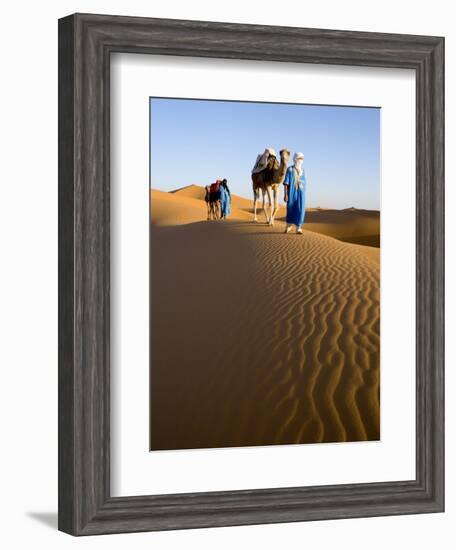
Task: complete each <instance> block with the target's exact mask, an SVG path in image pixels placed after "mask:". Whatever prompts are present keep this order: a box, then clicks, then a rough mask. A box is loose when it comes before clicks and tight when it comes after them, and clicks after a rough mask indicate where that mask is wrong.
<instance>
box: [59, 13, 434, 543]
mask: <svg viewBox="0 0 456 550" xmlns="http://www.w3.org/2000/svg"><path fill="white" fill-rule="evenodd" d="M112 52H132V53H153V54H163V55H186V56H189V55H193V56H199V57H216V58H232V59H256V60H268V61H288V62H290V61H291V62H297V63H302V62H306V63H332V64H339V65H359V66H361V65H362V66H373V67H399V68H412V69H415V71H416V82H417V111H416V113H417V124H416V129H417V137H416V140H417V141H416V144H417V161H416V169H417V182H416V190H417V191H416V197H417V198H416V207H417V210H416V223H417V239H416V247H417V248H416V267H417V281H416V300H417V301H416V316H417V317H416V330H417V343H416V381H417V382H416V411H417V417H416V472H417V476H416V479H415V480H405V481H399V482H386V483H367V484H351V485H335V486H322V487H295V488H286V489H263V490H254V491H229V492H212V493H195V494H180V495H150V496H141V497H121V498H112V497H111V496H110V492H109V479H110V474H109V454H110V436H109V407H110V400H109V395H110V388H109V364H110V360H109V347H110V345H109V335H110V331H109V279H110V275H109V235H110V227H109V142H110V138H109V58H110V54H111V53H112ZM443 75H444V41H443V38H438V37H425V36H407V35H392V34H379V33H360V32H347V31H331V30H318V29H298V28H283V27H263V26H259V25H236V24H228V23H207V22H198V21H177V20H160V19H144V18H138V17H117V16H99V15H82V14H76V15H72V16H70V17H67V18H64V19H61V20H60V21H59V529H61V530H62V531H65V532H67V533H70V534H72V535H90V534H100V533H120V532H134V531H152V530H162V529H184V528H196V527H210V526H224V525H246V524H258V523H275V522H286V521H304V520H317V519H330V518H334V519H335V518H347V517H367V516H378V515H397V514H411V513H427V512H440V511H443V508H444V433H443V430H444V402H443V398H444V392H443V375H444V364H443V361H444V358H443V352H444V309H443V308H444V257H443V253H444V219H443V206H444V143H443V139H444V104H443V102H444V85H443ZM383 406H387V404H384V405H383Z"/></svg>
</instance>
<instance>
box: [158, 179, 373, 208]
mask: <svg viewBox="0 0 456 550" xmlns="http://www.w3.org/2000/svg"><path fill="white" fill-rule="evenodd" d="M189 187H199V188H200V189H203V190H204V186H203V185H198V184H197V183H190V184H189V185H184V186H183V187H177V188H176V189H172V190H171V191H163V190H162V189H156V188H154V187H152V186H151V185H149V190H150V191H159V192H160V193H169V194H174V193H177V192H178V191H183V190H184V189H188V188H189ZM233 196H235V197H238V198H239V199H244V200H246V201H252V202H253V199H252V197H244V196H242V195H238V194H235V193H233ZM187 198H190V199H191V198H194V197H187ZM196 200H199V199H196ZM279 206H286V203H283V202H279ZM312 208H313V209H315V210H350V209H354V210H365V211H366V212H379V213H380V212H381V210H380V209H378V210H377V209H375V208H362V207H358V206H353V205H351V206H346V207H345V208H334V207H328V206H320V205H319V206H306V210H308V209H312Z"/></svg>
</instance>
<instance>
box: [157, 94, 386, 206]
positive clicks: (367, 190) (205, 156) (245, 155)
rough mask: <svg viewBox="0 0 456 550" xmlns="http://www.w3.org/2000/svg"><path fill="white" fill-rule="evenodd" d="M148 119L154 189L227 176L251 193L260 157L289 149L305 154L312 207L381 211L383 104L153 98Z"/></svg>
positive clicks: (246, 193)
mask: <svg viewBox="0 0 456 550" xmlns="http://www.w3.org/2000/svg"><path fill="white" fill-rule="evenodd" d="M150 124H151V132H150V134H151V142H150V147H151V155H150V161H151V171H150V172H151V181H150V185H151V187H152V188H153V189H160V190H162V191H171V190H173V189H177V188H179V187H184V186H185V185H190V184H197V185H207V184H209V183H212V182H213V181H215V180H216V179H217V178H220V179H221V178H226V179H227V180H228V184H229V186H230V189H231V191H232V192H233V193H235V194H237V195H241V196H243V197H251V196H252V183H251V177H250V173H251V169H252V167H253V165H254V163H255V160H256V157H257V155H258V154H259V153H262V152H263V151H264V149H265V148H266V147H273V148H274V149H275V150H276V152H277V154H278V152H279V150H280V149H282V148H287V149H289V150H290V151H291V152H292V154H293V153H295V152H296V151H301V152H302V153H304V170H305V173H306V178H307V197H306V206H307V207H316V206H321V207H323V208H348V207H350V206H355V207H357V208H366V209H372V210H379V209H380V109H378V108H366V107H339V106H337V107H336V106H322V105H296V104H278V103H249V102H235V101H211V100H191V99H188V100H187V99H161V98H151V99H150ZM282 196H283V195H282V193H281V200H282Z"/></svg>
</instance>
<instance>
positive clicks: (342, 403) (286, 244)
mask: <svg viewBox="0 0 456 550" xmlns="http://www.w3.org/2000/svg"><path fill="white" fill-rule="evenodd" d="M149 117H150V119H149V124H150V126H149V131H150V181H149V192H150V238H149V243H150V251H149V264H150V304H149V312H150V324H149V326H150V419H149V426H150V451H164V450H181V449H217V448H224V447H251V446H266V445H292V444H317V443H320V444H321V443H346V442H367V441H379V440H380V439H381V426H380V397H381V396H380V376H381V373H380V337H381V336H380V244H381V243H380V218H381V215H380V212H381V170H380V167H381V108H380V107H378V106H375V105H373V106H353V105H317V104H292V103H273V102H255V101H229V100H219V99H217V100H214V99H211V98H198V99H186V98H166V97H151V98H149ZM145 185H146V182H145Z"/></svg>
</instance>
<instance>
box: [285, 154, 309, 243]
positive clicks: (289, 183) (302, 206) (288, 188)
mask: <svg viewBox="0 0 456 550" xmlns="http://www.w3.org/2000/svg"><path fill="white" fill-rule="evenodd" d="M303 161H304V155H303V154H302V153H295V155H294V157H293V165H292V166H290V167H289V168H288V169H287V172H286V174H285V179H284V180H283V185H284V187H285V197H284V200H285V202H286V203H287V218H286V222H287V225H286V228H285V233H289V232H290V231H291V228H292V226H293V225H295V226H296V233H298V234H300V235H302V224H303V223H304V216H305V214H306V177H305V175H304V170H303V168H302V163H303Z"/></svg>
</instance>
